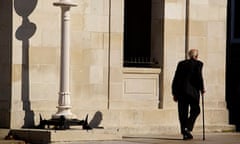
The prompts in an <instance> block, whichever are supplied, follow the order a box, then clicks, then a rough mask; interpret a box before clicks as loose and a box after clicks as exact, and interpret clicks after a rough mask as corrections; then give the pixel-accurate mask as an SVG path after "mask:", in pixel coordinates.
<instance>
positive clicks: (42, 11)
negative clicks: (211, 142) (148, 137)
mask: <svg viewBox="0 0 240 144" xmlns="http://www.w3.org/2000/svg"><path fill="white" fill-rule="evenodd" d="M126 1H127V0H75V1H74V2H76V3H77V4H78V6H77V7H73V8H71V29H70V33H71V39H70V40H71V49H70V55H71V65H70V91H71V106H72V109H71V111H72V112H73V113H74V114H75V115H76V116H77V117H78V118H79V119H83V118H84V117H85V115H86V114H89V121H90V123H91V122H92V124H93V123H94V121H96V119H97V120H98V123H97V124H96V122H95V125H97V126H102V127H104V128H106V129H107V128H116V129H119V130H120V131H121V132H122V133H124V134H146V133H148V134H151V133H152V134H156V133H161V132H168V131H172V132H174V131H175V132H179V131H178V130H176V129H179V126H178V125H179V123H178V117H177V105H176V103H175V102H173V100H172V95H171V81H172V78H173V74H174V72H175V68H176V65H177V62H178V61H179V60H182V59H184V58H185V52H186V49H187V48H197V49H199V52H200V57H199V58H200V59H201V60H202V61H203V62H204V69H203V74H204V78H205V85H206V90H207V92H206V97H205V117H206V120H205V121H206V128H207V130H211V131H215V130H226V129H232V127H230V126H229V124H228V111H227V108H226V102H225V67H226V60H225V56H226V21H227V16H226V13H227V12H226V11H227V0H189V1H188V0H151V1H150V0H147V1H149V2H151V3H150V8H149V9H148V10H149V11H150V16H151V17H150V19H149V21H148V23H150V30H149V31H148V32H149V37H150V38H151V39H150V40H149V41H150V45H148V46H149V47H147V48H146V49H147V50H149V53H150V54H149V57H150V58H154V60H150V61H147V62H148V64H147V66H144V65H141V66H139V65H138V64H133V65H130V66H128V65H125V64H126V63H127V62H126V57H125V56H126V53H125V52H127V47H128V46H129V45H128V46H127V44H126V40H127V36H126V35H125V30H126V23H127V22H126V15H127V13H128V11H126ZM53 2H55V1H54V0H14V1H13V0H2V1H1V2H0V18H1V19H4V21H2V20H1V21H0V26H1V28H0V35H1V40H0V41H1V43H0V47H1V50H0V51H1V52H0V65H1V69H0V72H1V76H0V77H1V82H0V103H1V104H0V113H1V117H0V127H5V128H21V127H32V126H34V125H37V124H38V123H39V114H41V115H42V116H43V117H44V118H46V119H48V118H51V116H52V115H53V114H55V113H56V111H57V109H56V106H57V105H58V92H59V77H60V75H59V73H60V72H59V71H60V43H61V42H60V35H61V32H60V30H61V25H60V24H61V23H60V21H61V19H60V17H61V16H60V14H61V13H60V9H59V8H58V7H55V6H53ZM187 2H189V3H187ZM132 3H133V2H132ZM134 3H135V7H133V6H132V4H128V6H129V7H128V10H129V11H130V12H131V14H133V15H134V14H135V16H136V17H138V12H139V14H140V13H141V9H137V8H136V7H138V3H140V2H139V1H135V2H134ZM142 5H143V4H142ZM131 6H132V7H131ZM135 10H136V11H135ZM144 20H145V19H143V21H142V22H141V21H137V22H138V23H139V25H141V24H142V23H145V22H146V21H144ZM137 22H136V23H135V25H136V26H137V25H138V23H137ZM129 23H130V22H129ZM143 26H144V25H143ZM138 30H139V31H140V33H141V31H144V27H140V28H139V29H138ZM139 31H138V32H139ZM138 32H136V33H133V35H138V34H139V33H138ZM130 33H132V32H131V31H130ZM140 42H141V40H139V43H140ZM152 61H154V62H155V63H156V65H154V66H153V65H151V64H149V63H150V62H152ZM139 62H140V63H141V62H143V61H141V60H139V61H137V63H139ZM201 122H202V121H201V116H200V117H199V118H198V122H197V126H199V127H200V126H201Z"/></svg>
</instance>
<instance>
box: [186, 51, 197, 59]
mask: <svg viewBox="0 0 240 144" xmlns="http://www.w3.org/2000/svg"><path fill="white" fill-rule="evenodd" d="M188 56H189V58H190V59H191V58H193V59H197V58H198V50H197V49H190V50H189V51H188Z"/></svg>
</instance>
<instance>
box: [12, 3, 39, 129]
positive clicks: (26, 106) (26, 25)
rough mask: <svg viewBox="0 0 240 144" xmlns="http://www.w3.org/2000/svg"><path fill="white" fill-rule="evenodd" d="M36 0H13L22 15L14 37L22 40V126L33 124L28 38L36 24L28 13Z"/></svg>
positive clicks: (31, 10)
mask: <svg viewBox="0 0 240 144" xmlns="http://www.w3.org/2000/svg"><path fill="white" fill-rule="evenodd" d="M36 5H37V0H14V9H15V12H16V13H17V14H18V15H19V16H21V17H22V25H20V26H19V27H18V29H17V30H16V33H15V37H16V38H17V39H18V40H20V41H22V84H21V87H22V92H21V100H22V103H23V110H24V111H25V117H24V125H23V126H22V127H28V128H29V127H33V126H34V112H33V111H32V110H31V103H30V98H29V86H30V81H29V39H30V38H31V37H32V36H33V35H34V34H35V32H36V29H37V27H36V24H34V23H32V22H31V21H30V20H29V18H28V17H29V15H30V14H31V13H32V12H33V10H34V9H35V8H36Z"/></svg>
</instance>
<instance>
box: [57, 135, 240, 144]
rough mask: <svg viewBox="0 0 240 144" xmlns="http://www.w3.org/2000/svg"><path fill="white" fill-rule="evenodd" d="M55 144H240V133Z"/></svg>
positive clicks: (145, 137) (126, 138)
mask: <svg viewBox="0 0 240 144" xmlns="http://www.w3.org/2000/svg"><path fill="white" fill-rule="evenodd" d="M53 144H240V133H207V134H206V139H205V140H204V141H203V139H202V135H201V134H195V135H194V139H193V140H187V141H183V140H182V137H181V136H180V135H165V136H141V137H140V136H139V137H124V138H123V139H122V140H120V141H119V140H118V141H79V142H58V143H53Z"/></svg>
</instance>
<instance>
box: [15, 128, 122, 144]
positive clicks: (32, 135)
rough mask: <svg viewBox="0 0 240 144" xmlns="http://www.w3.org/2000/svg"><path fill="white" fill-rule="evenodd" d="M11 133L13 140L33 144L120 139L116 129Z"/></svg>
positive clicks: (18, 130) (39, 130)
mask: <svg viewBox="0 0 240 144" xmlns="http://www.w3.org/2000/svg"><path fill="white" fill-rule="evenodd" d="M11 133H12V135H13V137H14V138H15V139H19V140H24V141H26V142H30V143H34V144H45V143H50V142H60V141H81V140H120V139H122V135H121V134H120V133H119V132H118V130H117V129H93V130H88V131H87V130H82V129H78V128H71V129H68V130H41V129H12V130H11Z"/></svg>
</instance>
